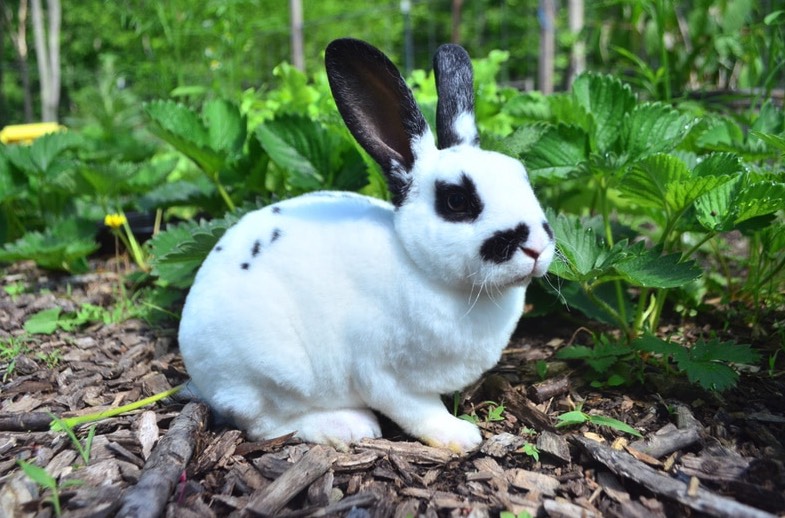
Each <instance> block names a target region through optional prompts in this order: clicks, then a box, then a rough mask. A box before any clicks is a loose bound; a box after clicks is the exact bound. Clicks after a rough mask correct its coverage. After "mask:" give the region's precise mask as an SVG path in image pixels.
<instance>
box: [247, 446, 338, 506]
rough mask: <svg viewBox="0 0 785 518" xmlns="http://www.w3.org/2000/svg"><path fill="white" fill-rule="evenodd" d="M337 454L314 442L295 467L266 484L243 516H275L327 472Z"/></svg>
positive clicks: (254, 497)
mask: <svg viewBox="0 0 785 518" xmlns="http://www.w3.org/2000/svg"><path fill="white" fill-rule="evenodd" d="M336 457H337V455H336V453H335V452H334V451H332V450H328V449H326V448H324V447H322V446H318V445H317V446H314V447H313V448H311V449H310V450H308V453H306V454H305V455H304V456H303V458H302V459H300V460H299V461H297V463H295V464H294V465H292V467H291V468H289V469H287V470H286V471H284V472H283V474H282V475H281V476H280V477H278V478H277V479H275V480H274V481H273V482H271V483H270V484H269V485H267V486H265V487H264V488H262V489H261V490H260V491H259V492H258V493H257V494H256V495H254V496H253V498H252V499H251V501H250V502H248V505H246V506H245V509H243V511H244V512H243V513H242V515H243V516H248V515H251V516H258V515H261V516H271V515H274V514H276V513H278V511H280V510H281V509H283V508H284V506H285V505H286V504H287V503H289V501H290V500H291V499H292V498H294V497H295V496H297V495H298V494H299V493H300V491H302V490H303V489H305V488H307V487H308V486H309V485H311V484H312V483H313V482H314V481H315V480H316V479H318V478H319V477H321V476H322V475H324V474H325V473H326V472H327V470H328V469H330V467H331V466H332V464H333V461H334V460H335V459H336Z"/></svg>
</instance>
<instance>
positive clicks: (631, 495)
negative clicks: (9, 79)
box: [0, 264, 785, 518]
mask: <svg viewBox="0 0 785 518" xmlns="http://www.w3.org/2000/svg"><path fill="white" fill-rule="evenodd" d="M117 282H118V277H117V275H116V274H114V273H112V272H111V269H108V270H106V271H99V273H94V274H90V275H86V276H72V277H66V276H55V275H53V274H51V273H45V272H42V271H40V270H37V269H35V268H34V267H32V266H31V265H26V264H22V265H15V266H13V267H10V268H7V269H6V270H5V272H4V277H3V279H2V281H1V282H0V284H2V286H11V285H15V286H18V285H20V284H23V285H25V286H26V287H27V289H26V290H25V292H24V293H21V294H17V293H14V295H13V296H12V295H11V294H9V293H8V292H7V291H5V290H0V343H2V344H5V345H4V347H3V349H2V350H3V351H4V352H3V356H2V357H0V374H4V375H5V376H4V377H3V379H2V385H0V387H1V388H0V516H3V517H48V516H54V510H53V507H52V504H51V497H52V492H51V491H50V490H47V489H42V488H41V487H40V486H38V485H37V484H35V483H34V482H33V481H32V480H31V479H30V478H28V477H27V476H26V475H25V474H24V473H23V471H22V470H21V468H20V467H19V464H18V463H17V461H18V460H25V461H27V462H31V463H34V464H36V465H38V466H41V467H43V468H45V469H46V471H47V472H48V473H49V475H51V476H52V477H53V478H54V479H55V480H56V481H57V482H58V485H59V490H58V493H59V499H60V502H61V506H62V511H63V516H73V517H88V516H89V517H98V516H124V517H147V516H149V517H156V516H167V517H178V518H179V517H186V518H187V517H196V516H199V517H201V516H208V517H209V516H286V517H310V516H349V517H352V518H358V517H366V516H374V517H375V516H379V517H401V518H403V517H409V516H428V517H436V516H450V517H452V516H472V517H484V516H499V514H500V513H501V512H503V511H507V512H511V513H515V514H516V515H518V514H519V513H524V512H528V513H529V514H530V515H531V516H547V517H573V516H584V517H595V516H596V517H601V516H620V517H644V516H646V517H649V516H651V517H671V516H727V517H746V516H749V517H771V516H785V468H783V466H784V465H785V383H783V379H782V377H779V378H777V377H773V378H772V377H770V376H768V375H766V374H765V373H757V374H755V375H745V376H743V377H742V382H741V384H740V386H739V388H737V389H735V390H734V391H731V392H728V393H726V394H722V395H713V394H708V393H704V392H701V391H698V390H696V389H695V388H694V387H692V386H689V387H688V388H687V389H686V390H681V391H679V390H678V389H675V390H672V391H669V392H670V393H669V394H667V395H664V394H661V393H657V392H654V389H652V388H649V390H650V392H646V391H645V390H641V389H637V390H634V391H633V390H627V391H626V392H625V391H624V390H598V389H593V388H591V387H589V386H585V385H581V384H580V380H579V378H578V377H577V376H576V375H575V374H574V373H572V372H570V371H569V370H568V369H566V370H563V371H560V370H559V364H558V363H557V362H553V363H552V369H551V374H550V377H549V378H548V379H547V380H545V381H539V378H538V377H537V376H536V374H534V370H533V367H532V366H533V365H534V363H535V361H536V360H538V359H543V360H546V361H550V357H551V356H552V354H553V352H554V351H555V349H557V348H558V347H559V346H561V345H563V344H564V343H565V341H567V340H569V339H570V336H571V334H572V330H569V329H565V330H564V331H553V330H552V329H543V327H545V326H539V327H538V325H536V324H535V323H531V324H530V329H528V330H527V332H525V333H523V334H521V335H520V337H516V338H515V339H514V341H513V343H511V344H510V347H509V348H508V350H507V351H506V354H505V355H504V357H503V360H502V362H501V363H500V365H499V366H498V367H497V368H496V369H494V370H493V371H492V372H490V373H488V374H487V375H486V376H485V377H484V378H483V379H482V380H480V382H478V383H477V384H476V385H475V386H473V387H470V388H469V389H467V391H465V394H464V400H463V401H462V402H461V407H462V412H465V413H472V412H473V413H475V414H476V415H477V416H478V419H479V421H480V426H481V428H482V430H483V433H484V437H485V441H484V443H483V445H482V447H481V449H480V450H479V451H477V452H474V453H472V454H470V455H468V456H464V457H458V456H455V455H454V454H452V453H451V452H449V451H446V450H441V449H437V448H431V447H427V446H424V445H422V444H420V443H418V442H416V441H413V440H411V439H410V438H407V437H405V436H404V435H403V434H402V433H401V432H400V430H398V429H397V428H396V427H395V426H394V425H393V424H392V423H387V425H386V427H385V438H384V439H379V440H366V441H362V442H361V443H358V444H356V445H353V446H352V447H351V448H350V450H349V451H346V452H341V451H336V450H334V449H332V448H329V447H325V446H318V445H312V444H304V443H301V442H300V441H298V440H296V439H294V438H292V437H291V436H288V437H281V438H277V439H274V440H270V441H264V442H249V441H247V440H246V439H245V437H244V436H243V434H242V433H241V432H239V431H237V430H235V429H232V428H229V427H224V426H221V425H220V424H219V423H213V422H212V420H211V415H210V412H209V410H208V409H207V408H206V407H205V406H204V405H202V404H201V403H199V402H196V401H187V397H185V398H184V397H179V399H178V396H176V399H174V400H166V401H164V402H163V403H159V404H157V405H153V406H150V407H148V408H145V409H141V410H139V411H136V412H133V413H130V414H126V415H122V416H119V417H113V418H109V419H105V420H102V421H100V422H98V423H97V424H96V431H95V437H94V439H93V443H92V448H91V450H90V457H89V461H88V462H86V463H85V462H84V460H83V459H82V457H80V456H79V454H78V452H77V451H76V448H75V447H74V445H73V444H72V442H71V440H70V439H69V438H68V437H67V436H66V434H64V433H62V432H58V433H55V432H51V431H49V423H50V421H51V416H50V413H52V414H55V415H58V416H73V415H80V414H84V413H93V412H97V411H100V410H103V409H110V408H114V407H117V406H120V405H123V404H126V403H130V402H133V401H137V400H140V399H142V398H144V397H147V396H150V395H153V394H156V393H159V392H162V391H164V390H168V389H170V388H172V387H174V386H176V385H179V384H181V383H183V382H185V381H186V380H187V375H186V373H185V370H184V368H183V364H182V361H181V359H180V357H179V354H178V351H177V343H176V331H175V329H174V327H173V326H171V325H170V326H169V327H165V328H154V327H151V326H149V325H147V324H146V323H143V322H141V321H137V320H127V321H124V322H121V323H99V324H92V325H88V326H87V327H83V328H80V329H76V330H73V331H70V332H65V331H62V330H59V331H57V332H55V333H53V334H52V335H34V336H33V337H32V338H29V339H28V340H24V339H23V338H24V337H25V336H26V335H25V333H24V332H23V330H22V324H23V323H24V321H25V320H26V319H27V318H28V317H29V316H30V315H32V314H34V313H36V312H37V311H40V310H42V309H47V308H52V307H55V306H59V307H62V308H63V310H64V311H75V310H76V309H77V308H78V307H79V305H80V304H83V303H84V302H90V303H92V304H97V305H104V306H106V305H108V304H111V303H113V301H114V300H115V293H116V289H117ZM12 291H13V290H12ZM532 322H534V321H532ZM27 336H28V337H29V335H27ZM8 344H15V345H17V346H18V349H17V351H16V352H17V354H13V353H12V352H5V351H8V350H9V348H8V347H7V345H8ZM562 367H564V366H562ZM181 394H182V393H181ZM186 396H187V394H186ZM488 401H494V402H497V403H502V404H504V407H505V408H504V412H503V413H502V420H499V421H494V420H491V419H488V418H487V416H488V410H489V409H491V407H492V405H491V403H488ZM577 403H582V405H583V410H584V411H586V412H588V413H590V414H592V413H597V414H601V415H604V416H608V417H613V418H615V419H619V420H621V421H624V422H625V423H627V424H629V425H631V426H633V427H634V428H635V429H636V430H638V431H639V432H640V433H641V434H643V436H644V438H643V439H642V440H636V439H634V438H631V437H630V436H625V435H624V434H621V433H618V432H615V431H613V430H611V429H609V428H606V427H595V426H590V425H586V426H583V427H580V428H566V429H565V428H558V429H557V428H555V426H554V425H555V423H556V421H557V420H556V416H558V415H560V414H562V413H564V412H566V411H568V410H572V409H574V408H575V405H576V404H577ZM450 404H451V402H450ZM88 429H89V426H82V427H80V428H79V429H78V431H77V433H78V435H79V437H80V438H81V439H82V440H83V441H84V440H85V437H86V436H87V431H88ZM527 444H533V445H536V447H537V449H538V451H539V456H538V458H537V459H535V458H533V457H532V456H530V455H528V454H527V453H525V452H524V448H525V447H526V445H527ZM521 516H525V515H524V514H521Z"/></svg>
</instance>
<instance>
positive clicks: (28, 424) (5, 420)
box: [0, 412, 52, 432]
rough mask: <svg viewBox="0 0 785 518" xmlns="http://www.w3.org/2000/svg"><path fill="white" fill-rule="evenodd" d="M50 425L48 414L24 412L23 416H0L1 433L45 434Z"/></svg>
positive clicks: (50, 417)
mask: <svg viewBox="0 0 785 518" xmlns="http://www.w3.org/2000/svg"><path fill="white" fill-rule="evenodd" d="M50 424H52V414H50V413H49V412H25V413H23V414H2V415H0V431H2V432H45V431H47V430H49V425H50Z"/></svg>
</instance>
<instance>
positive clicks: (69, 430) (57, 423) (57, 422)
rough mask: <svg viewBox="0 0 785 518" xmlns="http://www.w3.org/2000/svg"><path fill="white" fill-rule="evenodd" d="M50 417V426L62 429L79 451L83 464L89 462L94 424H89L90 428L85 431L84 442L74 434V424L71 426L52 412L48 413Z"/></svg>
mask: <svg viewBox="0 0 785 518" xmlns="http://www.w3.org/2000/svg"><path fill="white" fill-rule="evenodd" d="M49 415H50V417H51V418H52V425H51V427H52V428H53V429H54V428H55V427H57V428H58V429H60V430H62V431H64V432H65V433H66V435H68V438H69V439H71V443H72V444H73V445H74V448H75V449H76V451H77V452H78V453H79V456H80V457H82V461H83V462H84V464H85V465H87V464H89V463H90V450H91V449H92V447H93V438H94V437H95V425H93V426H91V427H90V429H89V430H88V431H87V437H86V438H85V441H84V444H82V441H80V440H79V438H78V437H77V436H76V432H75V431H74V426H72V425H71V424H70V423H69V422H68V421H66V420H64V419H60V418H59V417H57V416H56V415H54V414H49Z"/></svg>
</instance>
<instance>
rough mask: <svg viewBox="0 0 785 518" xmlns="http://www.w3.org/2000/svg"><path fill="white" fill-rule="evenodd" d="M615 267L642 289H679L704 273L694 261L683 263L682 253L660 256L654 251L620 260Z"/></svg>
mask: <svg viewBox="0 0 785 518" xmlns="http://www.w3.org/2000/svg"><path fill="white" fill-rule="evenodd" d="M639 246H642V243H641V245H639ZM613 266H614V268H615V269H616V271H617V272H618V273H619V274H620V275H621V276H622V277H623V278H624V279H625V280H626V281H627V282H629V283H630V284H632V285H633V286H640V287H642V288H677V287H679V286H683V285H684V284H686V283H688V282H690V281H693V280H695V279H697V278H698V277H700V276H701V273H702V271H701V269H700V268H699V267H698V265H697V264H696V263H695V262H694V261H683V262H682V261H681V254H680V253H674V254H669V255H660V252H659V251H657V250H654V249H652V250H645V251H643V252H641V253H636V254H634V255H630V256H627V257H625V258H620V259H619V260H618V261H616V262H615V263H614V265H613Z"/></svg>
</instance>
